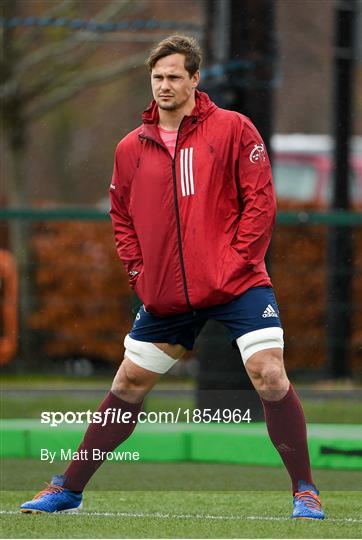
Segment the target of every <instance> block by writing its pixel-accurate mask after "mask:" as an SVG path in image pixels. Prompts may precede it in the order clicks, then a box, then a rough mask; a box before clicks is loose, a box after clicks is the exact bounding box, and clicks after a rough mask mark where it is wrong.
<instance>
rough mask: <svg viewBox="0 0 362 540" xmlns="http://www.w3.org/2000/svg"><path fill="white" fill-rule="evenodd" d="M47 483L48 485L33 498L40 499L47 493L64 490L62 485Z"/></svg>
mask: <svg viewBox="0 0 362 540" xmlns="http://www.w3.org/2000/svg"><path fill="white" fill-rule="evenodd" d="M45 483H46V485H47V487H46V488H45V489H43V490H42V491H39V493H37V494H36V495H35V496H34V497H33V500H35V499H40V497H42V496H43V495H47V494H48V493H61V492H62V491H63V490H64V488H63V487H62V486H56V485H55V484H48V482H45Z"/></svg>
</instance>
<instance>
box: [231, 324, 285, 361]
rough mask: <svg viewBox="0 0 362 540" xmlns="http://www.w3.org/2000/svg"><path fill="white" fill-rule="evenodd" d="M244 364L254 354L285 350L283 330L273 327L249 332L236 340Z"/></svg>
mask: <svg viewBox="0 0 362 540" xmlns="http://www.w3.org/2000/svg"><path fill="white" fill-rule="evenodd" d="M236 343H237V344H238V347H239V350H240V354H241V358H242V359H243V362H244V364H245V363H246V361H247V360H248V359H249V358H250V356H252V355H253V354H254V353H256V352H259V351H263V350H264V349H274V348H276V349H283V348H284V340H283V330H282V328H279V327H276V326H273V327H270V328H262V329H260V330H254V332H248V333H247V334H244V335H243V336H241V337H239V338H238V339H237V340H236Z"/></svg>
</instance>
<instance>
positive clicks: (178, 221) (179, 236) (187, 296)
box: [144, 119, 195, 314]
mask: <svg viewBox="0 0 362 540" xmlns="http://www.w3.org/2000/svg"><path fill="white" fill-rule="evenodd" d="M183 121H184V119H182V120H181V124H180V125H179V128H178V132H177V138H176V144H175V154H174V157H173V158H172V157H171V155H170V152H169V151H168V149H167V148H166V146H164V145H163V144H160V143H159V142H158V141H157V140H155V139H153V138H151V137H147V136H144V138H145V139H148V140H150V141H152V142H154V143H156V144H159V145H160V146H162V148H165V150H166V151H167V153H168V155H169V156H170V159H171V163H172V178H173V200H174V204H175V213H176V226H177V244H178V250H179V256H180V266H181V273H182V281H183V286H184V293H185V298H186V304H187V305H188V307H189V308H190V310H191V311H193V313H194V314H195V310H194V308H193V306H192V304H191V302H190V297H189V293H188V290H187V281H186V271H185V263H184V256H183V251H182V242H181V222H180V211H179V207H178V201H177V179H176V151H177V143H178V138H179V134H180V129H181V126H182V122H183Z"/></svg>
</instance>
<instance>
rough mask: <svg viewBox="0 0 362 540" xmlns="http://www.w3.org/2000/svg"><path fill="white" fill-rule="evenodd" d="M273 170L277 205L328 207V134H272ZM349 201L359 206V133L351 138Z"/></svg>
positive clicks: (330, 160) (361, 155) (361, 161)
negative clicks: (291, 204)
mask: <svg viewBox="0 0 362 540" xmlns="http://www.w3.org/2000/svg"><path fill="white" fill-rule="evenodd" d="M272 151H273V174H274V182H275V187H276V192H277V198H278V202H279V207H280V208H282V207H283V205H284V204H285V203H288V202H289V203H293V205H297V206H298V207H299V208H301V209H303V207H304V206H308V207H309V206H310V205H311V206H312V207H313V208H315V209H322V208H330V206H331V200H332V186H333V176H332V175H333V139H332V138H331V137H328V136H327V135H302V134H293V135H274V136H273V137H272ZM350 181H351V186H350V189H351V205H352V208H353V209H358V208H362V137H354V138H352V140H351V177H350Z"/></svg>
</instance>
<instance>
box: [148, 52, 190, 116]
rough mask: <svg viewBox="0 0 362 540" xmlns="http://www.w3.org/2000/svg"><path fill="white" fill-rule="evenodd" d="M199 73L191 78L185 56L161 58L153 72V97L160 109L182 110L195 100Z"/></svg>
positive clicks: (175, 55)
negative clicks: (186, 66)
mask: <svg viewBox="0 0 362 540" xmlns="http://www.w3.org/2000/svg"><path fill="white" fill-rule="evenodd" d="M199 79H200V76H199V72H196V73H195V74H194V75H193V76H192V77H190V75H189V72H188V71H186V69H185V57H184V55H183V54H178V53H177V54H170V55H169V56H165V57H164V58H160V60H158V62H156V64H155V66H154V67H153V69H152V71H151V85H152V93H153V97H154V99H155V101H156V103H157V105H158V107H159V108H160V109H163V110H165V111H174V110H176V109H180V108H181V107H183V106H184V105H185V104H187V102H188V101H189V100H190V99H192V98H193V95H194V90H195V88H196V86H197V84H198V82H199Z"/></svg>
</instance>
